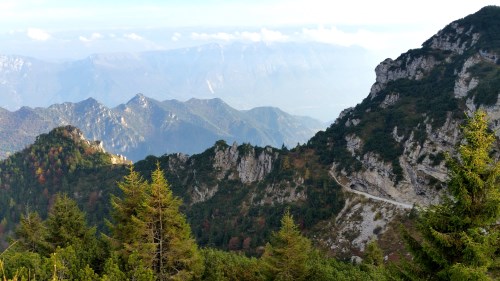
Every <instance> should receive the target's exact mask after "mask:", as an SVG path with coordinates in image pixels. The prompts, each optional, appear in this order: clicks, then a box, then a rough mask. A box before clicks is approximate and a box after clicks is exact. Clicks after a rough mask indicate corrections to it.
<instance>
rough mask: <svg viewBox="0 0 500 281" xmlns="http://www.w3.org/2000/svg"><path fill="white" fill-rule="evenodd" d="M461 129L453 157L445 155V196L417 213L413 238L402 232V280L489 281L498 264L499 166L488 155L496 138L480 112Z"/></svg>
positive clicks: (499, 247) (499, 228)
mask: <svg viewBox="0 0 500 281" xmlns="http://www.w3.org/2000/svg"><path fill="white" fill-rule="evenodd" d="M462 131H463V136H464V141H463V142H462V144H461V145H460V146H459V148H458V154H459V157H455V158H452V157H449V156H448V157H447V163H448V166H449V176H450V180H449V182H448V191H449V196H447V197H446V198H444V200H443V202H442V203H441V204H439V205H434V206H430V207H428V208H427V209H422V210H421V211H420V214H419V218H418V224H417V229H418V231H419V234H418V235H412V234H410V233H409V232H408V231H405V232H404V237H405V240H406V242H407V244H408V246H409V249H410V251H411V252H412V254H413V261H412V262H411V263H410V264H409V266H406V267H403V268H402V275H404V276H405V277H407V278H410V279H413V280H420V279H423V280H490V279H492V278H493V277H492V272H494V271H495V270H498V267H499V266H500V260H499V255H500V227H499V220H500V185H499V176H500V165H499V162H498V161H496V160H495V159H494V158H493V157H492V154H491V152H492V148H493V145H494V143H495V141H496V138H495V135H494V134H493V133H491V132H490V131H488V125H487V119H486V113H485V112H483V111H478V112H476V113H475V114H474V116H473V117H471V118H470V119H469V120H468V122H467V124H466V125H465V126H464V127H463V128H462ZM495 268H496V269H495Z"/></svg>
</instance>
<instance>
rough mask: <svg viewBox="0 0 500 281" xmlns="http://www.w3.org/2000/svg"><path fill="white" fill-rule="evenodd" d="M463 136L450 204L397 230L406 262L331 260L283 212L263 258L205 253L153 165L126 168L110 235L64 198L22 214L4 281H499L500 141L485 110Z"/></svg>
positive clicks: (369, 255) (421, 211) (451, 160)
mask: <svg viewBox="0 0 500 281" xmlns="http://www.w3.org/2000/svg"><path fill="white" fill-rule="evenodd" d="M463 135H464V141H463V142H462V144H461V145H460V146H459V147H458V156H457V157H451V156H449V155H446V156H445V158H446V161H447V163H448V166H449V169H450V174H449V176H450V180H449V182H448V189H449V195H448V197H445V198H444V200H443V201H442V203H441V204H439V205H433V206H430V207H427V208H417V209H416V210H414V211H415V212H412V216H413V217H414V220H415V225H416V227H415V228H414V229H413V228H412V229H409V228H404V227H403V228H402V230H401V231H402V234H403V237H404V240H405V242H406V244H407V247H408V250H409V252H410V254H411V256H409V257H408V258H407V259H402V260H400V261H395V262H393V261H391V262H389V261H385V260H384V257H383V254H382V251H381V250H380V248H379V247H378V245H377V241H372V242H371V243H369V244H368V245H367V247H366V250H365V254H364V258H363V261H362V262H361V263H358V264H355V263H351V262H345V261H339V260H337V259H335V258H332V257H328V256H327V255H326V254H325V253H324V252H323V251H322V250H321V249H320V248H318V247H317V246H315V245H313V243H312V241H311V240H310V239H309V238H307V237H306V236H304V234H303V233H302V232H301V230H300V227H299V225H298V224H297V223H296V219H297V218H296V217H294V215H292V213H291V212H290V210H289V209H286V208H285V209H284V210H283V213H282V216H281V220H280V227H279V229H278V230H276V231H273V232H272V234H271V235H270V236H269V239H268V241H266V244H265V247H264V249H263V251H262V254H261V255H259V256H247V255H245V254H243V252H242V251H222V250H218V249H215V248H211V247H200V246H198V244H197V243H196V241H195V239H194V236H193V234H192V233H191V227H190V225H189V223H188V221H187V219H186V216H185V215H184V214H183V213H182V212H181V204H182V201H181V199H180V198H179V197H177V196H175V195H174V193H173V191H172V189H171V187H170V184H169V182H168V181H167V179H166V177H165V172H164V171H163V170H162V168H161V166H160V164H159V163H157V164H156V167H155V168H154V169H153V170H151V171H150V176H149V177H148V179H144V177H143V176H142V175H141V174H140V173H138V172H137V171H136V170H135V169H134V167H133V166H128V167H129V168H128V170H127V172H126V174H125V175H124V176H123V177H122V178H121V180H120V181H118V183H117V186H116V187H115V195H112V196H111V197H110V198H109V203H108V205H109V209H110V212H109V214H110V215H109V217H108V218H107V219H106V221H107V223H106V226H104V227H102V228H103V229H104V228H105V229H106V231H101V230H98V228H97V226H96V225H92V224H90V225H89V223H88V222H87V218H86V214H85V212H83V211H82V210H81V209H80V208H79V207H78V205H77V203H76V201H75V200H73V199H71V198H70V197H69V196H68V195H67V194H63V193H59V194H57V195H56V196H54V198H53V201H51V202H50V204H49V209H48V213H47V215H46V216H41V214H40V213H39V212H38V211H31V210H27V211H26V212H24V213H23V214H22V215H21V217H20V222H19V223H18V224H17V225H16V226H15V232H14V233H13V234H12V235H11V237H10V238H9V245H8V247H7V248H6V249H5V250H4V251H3V252H2V253H0V276H1V277H2V278H3V280H493V279H496V278H499V277H500V268H499V267H500V228H499V225H498V221H499V219H500V190H499V184H498V181H499V176H500V164H499V163H498V162H497V161H496V160H495V159H494V158H493V156H492V155H491V151H492V147H493V144H494V142H495V141H496V138H495V136H494V134H493V133H492V132H490V131H489V130H488V127H487V120H486V114H485V113H484V112H481V111H478V112H477V113H476V114H475V115H474V116H473V117H471V118H470V119H469V120H468V123H467V124H466V125H465V126H464V127H463ZM88 154H89V155H92V154H93V153H90V151H89V153H88ZM93 157H95V155H94V156H93ZM103 161H104V160H103ZM49 163H50V161H49ZM75 170H76V168H75ZM106 233H107V234H106Z"/></svg>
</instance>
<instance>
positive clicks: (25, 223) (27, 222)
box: [15, 212, 50, 255]
mask: <svg viewBox="0 0 500 281" xmlns="http://www.w3.org/2000/svg"><path fill="white" fill-rule="evenodd" d="M15 233H16V238H17V241H18V242H19V244H20V245H21V246H22V248H23V249H24V250H26V251H28V252H32V253H39V254H41V255H48V252H49V249H50V245H49V243H48V242H47V235H48V231H47V228H46V227H45V225H44V223H43V221H42V218H41V217H40V216H39V215H38V213H37V212H30V213H28V214H27V215H21V221H20V222H19V225H18V226H17V229H16V232H15Z"/></svg>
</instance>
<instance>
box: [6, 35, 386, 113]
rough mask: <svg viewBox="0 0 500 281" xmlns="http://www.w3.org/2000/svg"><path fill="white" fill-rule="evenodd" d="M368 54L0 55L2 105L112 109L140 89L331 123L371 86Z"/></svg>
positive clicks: (221, 50)
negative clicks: (50, 58) (56, 58)
mask: <svg viewBox="0 0 500 281" xmlns="http://www.w3.org/2000/svg"><path fill="white" fill-rule="evenodd" d="M370 59H372V58H371V57H370V56H368V54H367V52H366V51H365V50H363V49H361V48H342V47H338V46H332V45H328V44H319V43H274V44H266V43H253V44H243V43H234V44H228V45H220V44H209V45H203V46H199V47H192V48H183V49H174V50H166V51H154V52H144V53H110V54H96V55H92V56H89V57H87V58H85V59H81V60H74V61H67V62H64V63H49V62H45V61H41V60H37V59H34V58H29V57H20V56H2V55H0V96H2V100H1V102H0V107H3V108H7V109H9V110H17V109H19V108H20V107H21V106H30V107H37V106H50V105H51V104H54V103H63V102H79V101H82V100H84V99H87V98H89V97H94V98H96V99H97V100H99V101H100V102H102V103H103V104H104V105H106V106H109V107H114V106H116V105H118V104H120V103H122V102H123V101H124V100H128V99H130V98H132V97H133V96H134V95H136V94H137V93H143V94H145V95H146V96H148V97H151V98H154V99H157V100H166V99H178V100H187V99H189V98H201V99H207V98H221V99H223V100H224V101H226V102H228V103H229V104H231V105H233V106H235V107H236V108H253V107H257V106H262V105H273V106H277V107H280V108H282V109H284V110H286V111H287V112H290V113H293V114H298V115H307V116H312V117H315V118H319V119H322V120H333V119H335V117H336V116H337V115H338V113H340V111H341V110H342V109H343V108H345V106H346V104H353V101H355V100H356V99H354V98H353V94H356V93H359V94H360V96H359V99H361V98H362V93H365V92H366V89H368V88H369V87H370V82H369V81H371V80H372V77H373V70H371V69H369V70H366V67H365V66H366V64H367V60H368V61H369V60H370ZM375 64H376V61H373V65H375ZM340 65H344V66H345V65H347V66H349V67H348V68H347V69H345V68H342V69H340V68H339V66H340ZM361 70H365V71H361ZM362 81H366V82H365V83H363V82H362ZM349 82H352V83H349ZM342 85H344V86H342ZM347 85H349V87H347ZM318 101H321V102H318Z"/></svg>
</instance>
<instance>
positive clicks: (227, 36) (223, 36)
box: [191, 32, 236, 41]
mask: <svg viewBox="0 0 500 281" xmlns="http://www.w3.org/2000/svg"><path fill="white" fill-rule="evenodd" d="M191 39H193V40H201V41H207V40H222V41H230V40H234V39H236V37H235V36H234V35H233V34H231V33H226V32H217V33H197V32H192V33H191Z"/></svg>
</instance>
